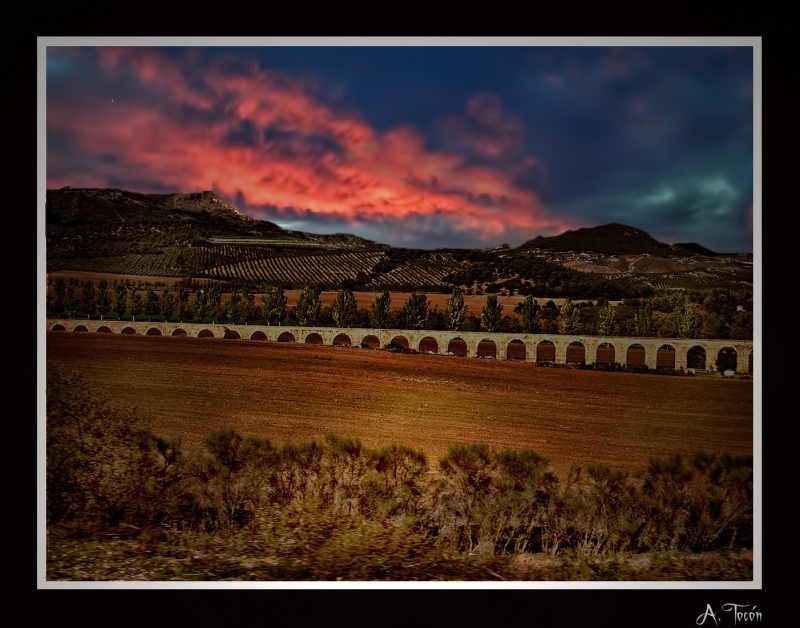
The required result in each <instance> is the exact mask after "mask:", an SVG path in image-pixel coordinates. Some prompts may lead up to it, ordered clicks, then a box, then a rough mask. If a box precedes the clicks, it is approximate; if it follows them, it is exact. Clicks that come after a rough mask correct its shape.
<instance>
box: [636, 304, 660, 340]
mask: <svg viewBox="0 0 800 628" xmlns="http://www.w3.org/2000/svg"><path fill="white" fill-rule="evenodd" d="M633 330H634V334H635V335H637V336H641V337H643V338H650V337H652V336H653V335H655V330H654V325H653V304H652V303H651V302H650V301H645V302H644V303H642V304H640V305H639V308H638V309H637V310H636V314H634V316H633Z"/></svg>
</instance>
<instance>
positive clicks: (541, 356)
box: [536, 340, 556, 362]
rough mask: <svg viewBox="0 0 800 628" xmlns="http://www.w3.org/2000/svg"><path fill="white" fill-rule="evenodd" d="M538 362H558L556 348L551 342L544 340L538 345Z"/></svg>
mask: <svg viewBox="0 0 800 628" xmlns="http://www.w3.org/2000/svg"><path fill="white" fill-rule="evenodd" d="M536 361H537V362H555V361H556V346H555V345H554V344H553V342H552V341H551V340H542V341H541V342H540V343H539V344H538V345H536Z"/></svg>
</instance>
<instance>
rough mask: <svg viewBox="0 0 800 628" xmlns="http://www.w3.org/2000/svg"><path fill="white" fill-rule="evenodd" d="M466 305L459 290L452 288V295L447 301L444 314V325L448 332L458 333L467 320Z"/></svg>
mask: <svg viewBox="0 0 800 628" xmlns="http://www.w3.org/2000/svg"><path fill="white" fill-rule="evenodd" d="M467 310H468V308H467V304H466V303H464V293H463V292H462V291H461V288H459V287H455V288H453V294H452V295H450V298H449V299H447V309H445V312H444V323H445V326H446V327H447V329H449V330H450V331H458V330H460V329H461V326H462V325H463V324H464V321H466V320H467Z"/></svg>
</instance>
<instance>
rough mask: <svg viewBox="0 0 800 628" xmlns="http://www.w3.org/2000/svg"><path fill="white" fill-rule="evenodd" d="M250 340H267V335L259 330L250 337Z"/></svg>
mask: <svg viewBox="0 0 800 628" xmlns="http://www.w3.org/2000/svg"><path fill="white" fill-rule="evenodd" d="M250 340H262V341H263V340H267V334H265V333H264V332H263V331H261V330H260V329H259V330H258V331H254V332H253V333H252V334H251V335H250Z"/></svg>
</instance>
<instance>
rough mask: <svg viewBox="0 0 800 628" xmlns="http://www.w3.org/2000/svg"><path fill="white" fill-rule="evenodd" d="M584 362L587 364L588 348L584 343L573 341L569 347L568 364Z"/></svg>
mask: <svg viewBox="0 0 800 628" xmlns="http://www.w3.org/2000/svg"><path fill="white" fill-rule="evenodd" d="M583 362H586V347H584V346H583V343H582V342H578V341H577V340H573V341H572V342H570V343H569V345H568V346H567V363H571V364H575V363H578V364H581V363H583Z"/></svg>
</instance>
